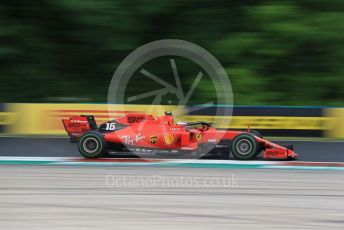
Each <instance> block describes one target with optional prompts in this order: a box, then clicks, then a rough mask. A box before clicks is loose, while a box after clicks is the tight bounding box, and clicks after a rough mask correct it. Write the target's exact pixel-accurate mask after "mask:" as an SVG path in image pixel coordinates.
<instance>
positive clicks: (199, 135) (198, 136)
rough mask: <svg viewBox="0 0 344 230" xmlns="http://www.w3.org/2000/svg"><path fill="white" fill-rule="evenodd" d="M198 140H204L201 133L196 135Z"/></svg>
mask: <svg viewBox="0 0 344 230" xmlns="http://www.w3.org/2000/svg"><path fill="white" fill-rule="evenodd" d="M196 139H197V140H198V141H199V140H201V139H202V134H200V133H197V135H196Z"/></svg>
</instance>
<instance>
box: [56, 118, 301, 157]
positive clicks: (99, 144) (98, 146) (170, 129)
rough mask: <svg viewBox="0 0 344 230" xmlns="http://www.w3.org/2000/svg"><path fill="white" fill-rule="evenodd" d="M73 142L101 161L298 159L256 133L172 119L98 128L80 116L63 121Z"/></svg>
mask: <svg viewBox="0 0 344 230" xmlns="http://www.w3.org/2000/svg"><path fill="white" fill-rule="evenodd" d="M62 121H63V124H64V127H65V129H66V131H67V133H68V135H69V136H70V138H71V142H78V149H79V151H80V153H81V155H82V156H84V157H86V158H98V157H102V156H104V154H106V153H108V152H111V151H115V152H119V151H125V152H134V153H135V152H137V153H148V154H164V155H166V156H168V155H169V154H181V155H185V154H191V155H192V156H202V155H204V154H212V155H215V156H217V157H218V158H220V159H229V156H230V154H231V155H232V156H233V157H234V158H235V159H238V160H251V159H254V158H255V157H256V156H257V155H258V154H260V153H261V152H263V157H264V159H279V160H292V159H296V158H297V154H296V153H295V152H294V150H293V147H292V146H287V147H283V146H280V145H277V144H274V143H272V142H270V141H267V140H265V139H263V138H262V136H261V135H260V134H259V133H258V132H256V131H253V130H252V131H249V130H247V131H234V130H218V129H216V128H214V127H212V126H211V124H209V123H207V122H191V123H175V122H174V120H173V115H172V114H171V113H168V112H166V113H165V115H164V116H161V117H153V116H152V115H147V114H127V115H125V116H123V117H120V118H117V119H114V120H111V121H108V122H105V123H103V124H101V125H100V126H99V127H98V126H97V124H96V122H95V119H94V116H92V115H80V116H72V117H71V118H70V119H63V120H62Z"/></svg>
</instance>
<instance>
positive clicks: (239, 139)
mask: <svg viewBox="0 0 344 230" xmlns="http://www.w3.org/2000/svg"><path fill="white" fill-rule="evenodd" d="M230 151H231V153H232V155H233V157H234V158H235V159H237V160H251V159H253V158H254V157H255V156H256V155H257V151H258V144H257V141H256V139H255V138H254V136H253V135H251V134H248V133H243V134H239V135H238V136H236V137H235V138H234V139H233V141H232V143H231V146H230Z"/></svg>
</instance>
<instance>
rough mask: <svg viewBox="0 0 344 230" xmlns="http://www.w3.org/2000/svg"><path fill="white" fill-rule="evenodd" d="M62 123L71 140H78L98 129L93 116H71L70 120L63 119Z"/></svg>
mask: <svg viewBox="0 0 344 230" xmlns="http://www.w3.org/2000/svg"><path fill="white" fill-rule="evenodd" d="M62 123H63V126H64V128H65V130H66V132H67V134H68V136H70V137H71V139H78V138H79V137H80V136H81V135H83V134H84V133H86V132H88V131H90V130H96V129H98V127H97V123H96V121H95V119H94V116H93V115H77V116H71V117H70V118H69V119H62Z"/></svg>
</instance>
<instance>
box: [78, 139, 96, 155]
mask: <svg viewBox="0 0 344 230" xmlns="http://www.w3.org/2000/svg"><path fill="white" fill-rule="evenodd" d="M82 147H83V149H84V150H85V152H86V153H90V154H91V153H95V152H96V151H97V150H98V147H99V142H98V140H97V139H96V138H94V137H88V138H86V139H85V140H84V142H83V144H82Z"/></svg>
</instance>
